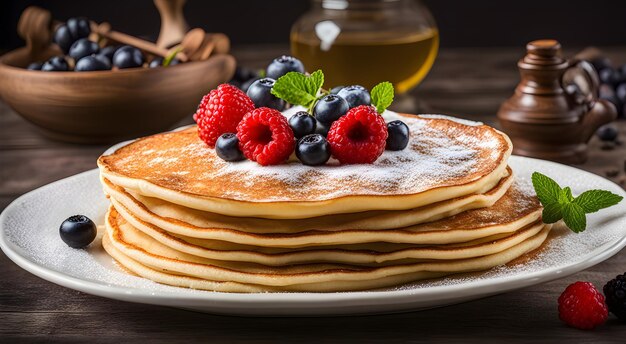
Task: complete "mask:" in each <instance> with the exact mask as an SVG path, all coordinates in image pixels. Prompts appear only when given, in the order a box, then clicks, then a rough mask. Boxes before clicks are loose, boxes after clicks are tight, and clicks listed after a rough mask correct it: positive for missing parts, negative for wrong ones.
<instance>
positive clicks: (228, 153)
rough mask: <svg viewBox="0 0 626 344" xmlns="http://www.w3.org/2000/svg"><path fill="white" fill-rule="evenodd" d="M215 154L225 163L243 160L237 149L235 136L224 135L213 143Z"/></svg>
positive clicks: (237, 142) (231, 134)
mask: <svg viewBox="0 0 626 344" xmlns="http://www.w3.org/2000/svg"><path fill="white" fill-rule="evenodd" d="M215 153H217V156H219V157H220V158H222V160H225V161H240V160H243V159H245V157H244V156H243V153H242V152H241V150H240V149H239V139H238V138H237V134H234V133H225V134H222V135H220V137H219V138H218V139H217V141H216V142H215Z"/></svg>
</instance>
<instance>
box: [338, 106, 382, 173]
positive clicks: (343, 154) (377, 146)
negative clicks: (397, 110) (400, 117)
mask: <svg viewBox="0 0 626 344" xmlns="http://www.w3.org/2000/svg"><path fill="white" fill-rule="evenodd" d="M327 138H328V142H329V144H330V151H331V153H332V155H333V157H335V159H337V160H339V162H341V163H342V164H371V163H373V162H374V161H376V159H378V157H379V156H381V155H382V154H383V152H384V151H385V144H386V141H387V125H386V124H385V120H384V119H383V117H382V116H380V115H379V114H378V113H377V112H376V109H375V108H374V107H372V106H367V105H361V106H357V107H355V108H353V109H350V111H348V113H347V114H346V115H345V116H343V117H341V118H340V119H338V120H337V121H335V123H333V124H332V126H331V127H330V130H329V131H328V135H327Z"/></svg>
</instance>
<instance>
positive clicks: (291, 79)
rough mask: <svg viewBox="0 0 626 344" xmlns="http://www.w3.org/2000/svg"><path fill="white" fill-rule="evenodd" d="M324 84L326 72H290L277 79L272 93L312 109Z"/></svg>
mask: <svg viewBox="0 0 626 344" xmlns="http://www.w3.org/2000/svg"><path fill="white" fill-rule="evenodd" d="M323 84H324V73H322V71H321V70H317V71H315V72H313V73H311V75H305V74H302V73H298V72H289V73H287V74H285V75H283V76H281V77H280V78H278V80H276V82H275V83H274V86H273V87H272V94H273V95H275V96H276V97H278V98H281V99H283V100H285V101H286V102H288V103H291V104H294V105H302V106H304V107H306V108H307V109H309V110H310V109H311V108H312V107H313V105H314V104H315V102H316V101H317V99H318V97H319V96H320V90H321V89H322V85H323Z"/></svg>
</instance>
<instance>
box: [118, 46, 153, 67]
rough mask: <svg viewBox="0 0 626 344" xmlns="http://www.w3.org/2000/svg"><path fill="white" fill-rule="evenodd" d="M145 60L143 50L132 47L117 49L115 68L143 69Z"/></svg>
mask: <svg viewBox="0 0 626 344" xmlns="http://www.w3.org/2000/svg"><path fill="white" fill-rule="evenodd" d="M144 60H145V59H144V56H143V53H142V52H141V50H139V49H137V48H135V47H131V46H130V45H125V46H123V47H121V48H119V49H117V51H115V54H113V66H115V67H117V68H119V69H125V68H137V67H141V66H143V62H144Z"/></svg>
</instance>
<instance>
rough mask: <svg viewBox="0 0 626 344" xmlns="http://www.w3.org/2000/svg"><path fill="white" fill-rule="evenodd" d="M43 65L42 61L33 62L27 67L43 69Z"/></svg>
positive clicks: (29, 68)
mask: <svg viewBox="0 0 626 344" xmlns="http://www.w3.org/2000/svg"><path fill="white" fill-rule="evenodd" d="M42 66H43V63H42V62H33V63H31V64H29V65H28V67H26V69H28V70H41V67H42Z"/></svg>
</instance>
